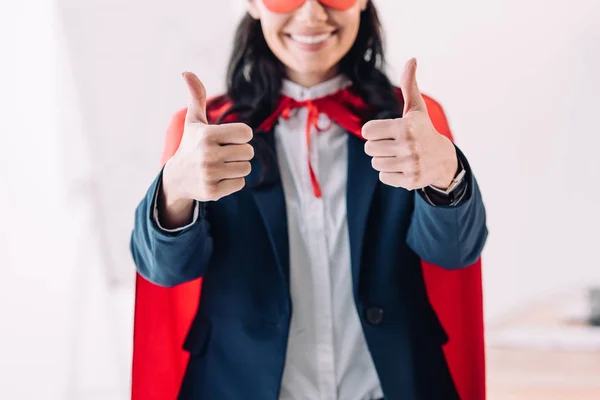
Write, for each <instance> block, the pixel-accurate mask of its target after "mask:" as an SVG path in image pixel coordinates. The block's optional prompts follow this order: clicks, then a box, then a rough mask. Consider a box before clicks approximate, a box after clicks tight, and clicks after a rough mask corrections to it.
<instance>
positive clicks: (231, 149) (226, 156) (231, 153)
mask: <svg viewBox="0 0 600 400" xmlns="http://www.w3.org/2000/svg"><path fill="white" fill-rule="evenodd" d="M221 150H222V152H223V154H222V157H221V158H222V159H223V160H224V161H225V162H235V161H250V160H252V158H254V147H252V146H251V145H249V144H230V145H226V146H222V147H221Z"/></svg>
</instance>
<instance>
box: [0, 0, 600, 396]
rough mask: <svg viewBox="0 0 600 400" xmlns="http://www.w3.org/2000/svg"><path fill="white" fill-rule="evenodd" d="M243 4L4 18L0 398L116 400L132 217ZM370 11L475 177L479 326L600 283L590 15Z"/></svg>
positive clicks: (507, 2) (195, 3) (523, 7)
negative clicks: (479, 202) (481, 233)
mask: <svg viewBox="0 0 600 400" xmlns="http://www.w3.org/2000/svg"><path fill="white" fill-rule="evenodd" d="M242 2H243V0H229V2H226V1H221V2H213V1H208V0H175V1H171V2H169V3H168V4H167V3H166V2H163V1H151V0H143V1H142V0H129V1H117V0H88V1H85V2H81V1H76V0H59V1H58V3H57V5H58V7H57V9H56V10H54V8H53V7H52V4H51V3H50V2H47V1H41V0H38V1H37V2H33V3H35V4H32V2H27V3H23V4H21V3H11V5H10V7H9V6H8V5H5V4H4V3H3V4H2V5H1V8H0V27H1V28H0V29H2V30H1V31H0V33H1V34H0V43H1V44H2V48H3V49H5V48H6V49H8V53H4V50H3V54H6V60H8V63H6V62H4V61H3V62H2V64H1V66H0V72H1V73H0V88H2V90H1V91H0V93H1V94H0V110H1V111H0V113H1V114H0V126H1V127H2V129H1V131H0V187H1V188H2V189H0V221H2V223H0V252H1V254H2V258H1V259H0V270H1V271H2V273H3V279H2V281H0V319H1V320H2V324H1V326H2V330H1V331H0V355H1V357H0V376H2V377H3V378H6V377H8V379H2V378H0V382H1V383H0V398H10V399H17V400H20V399H30V398H44V399H119V398H127V390H128V379H129V373H128V368H129V365H128V363H129V356H130V347H131V343H130V341H131V321H132V314H131V310H132V307H131V306H132V293H133V292H132V279H131V278H132V277H133V265H132V262H131V259H130V256H129V254H128V239H129V232H130V229H131V227H132V223H133V209H134V207H135V205H136V204H137V202H138V201H139V200H140V198H141V196H142V195H143V192H144V190H145V188H146V186H147V185H148V184H149V182H150V180H151V179H152V177H153V176H154V174H155V173H156V171H157V168H158V165H157V161H158V157H159V153H160V149H161V147H162V139H163V132H164V128H165V126H166V124H167V122H168V119H169V116H170V114H171V113H172V112H173V111H174V110H176V109H178V108H180V107H182V106H184V105H185V102H186V99H187V95H186V91H185V86H184V85H183V82H182V80H181V77H180V73H181V71H183V70H192V71H195V72H196V73H198V75H199V76H200V77H201V78H202V79H203V80H204V81H205V83H206V85H207V87H208V90H209V92H211V93H212V94H216V93H217V92H218V91H220V90H222V89H223V86H224V85H223V77H224V66H225V63H226V58H227V56H228V51H229V49H230V41H231V35H232V31H233V28H234V23H235V21H237V18H238V16H239V10H240V6H241V5H242ZM376 3H377V5H378V6H379V9H380V12H381V15H382V18H383V22H384V26H385V28H386V33H387V39H388V40H387V43H388V55H389V61H390V76H391V77H392V78H394V79H396V78H397V77H399V75H400V72H401V68H402V66H403V64H404V62H405V60H406V59H408V58H410V57H412V56H416V57H417V58H418V60H419V70H418V78H419V81H420V85H421V87H422V89H423V90H424V91H426V92H427V93H428V94H430V95H432V96H434V97H435V98H437V99H438V100H440V101H441V103H442V104H443V105H444V107H445V109H446V111H447V113H448V116H449V119H450V123H451V125H452V128H453V130H454V133H455V136H456V138H457V141H458V143H459V145H460V146H461V147H462V148H463V149H464V150H465V152H466V153H467V155H468V156H469V158H470V160H471V163H472V165H473V167H474V169H475V172H476V175H477V177H478V179H479V181H480V184H481V187H482V191H483V194H484V199H485V201H486V204H487V207H488V214H489V228H490V239H489V242H488V246H487V248H486V250H485V254H484V256H485V276H484V285H485V288H484V290H485V296H486V312H487V317H488V319H489V320H491V321H494V320H496V319H498V318H500V317H501V316H502V315H503V314H505V313H506V312H508V311H510V310H512V309H514V308H515V307H518V306H519V305H522V304H524V302H525V301H526V300H529V299H533V298H536V297H538V296H542V295H545V294H547V293H551V292H552V291H554V290H557V289H560V288H562V287H566V286H573V285H575V286H577V285H581V284H586V283H591V282H596V283H598V284H600V262H598V261H597V257H595V254H594V253H593V251H594V249H595V248H596V247H597V244H596V240H595V239H597V238H598V233H596V230H597V229H596V228H597V227H598V226H599V222H600V211H598V208H597V207H596V204H597V203H598V201H597V200H596V199H598V198H600V189H599V187H600V186H598V185H597V184H596V183H597V182H599V181H600V179H599V178H600V167H599V165H598V163H599V161H598V157H597V148H598V146H600V139H599V135H600V132H599V128H598V126H599V125H598V123H596V121H594V120H593V119H592V118H594V116H595V114H596V113H597V111H596V107H598V106H599V105H600V97H599V96H600V95H599V93H600V77H599V76H598V74H597V71H599V70H600V56H599V53H600V52H599V50H600V25H599V24H598V23H597V21H598V19H599V18H600V2H598V1H597V0H574V1H571V2H568V3H567V2H559V1H555V0H551V1H541V0H530V1H517V0H504V1H502V2H493V3H490V2H487V3H486V2H480V1H475V0H468V1H467V0H454V1H451V2H445V1H434V0H429V1H410V2H409V1H406V0H400V1H399V0H376ZM232 10H237V11H238V12H237V13H235V12H231V11H232ZM55 11H56V12H55ZM15 38H18V39H19V41H18V42H15V40H14V39H15ZM7 88H8V89H7ZM32 377H34V382H32ZM119 396H121V397H119Z"/></svg>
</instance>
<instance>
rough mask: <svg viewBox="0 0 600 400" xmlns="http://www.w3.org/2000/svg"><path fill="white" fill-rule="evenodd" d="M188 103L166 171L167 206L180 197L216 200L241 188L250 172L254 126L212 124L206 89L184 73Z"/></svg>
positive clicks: (164, 184)
mask: <svg viewBox="0 0 600 400" xmlns="http://www.w3.org/2000/svg"><path fill="white" fill-rule="evenodd" d="M183 79H184V80H185V83H186V84H187V87H188V91H189V104H188V110H187V114H186V118H185V128H184V132H183V137H182V138H181V143H180V145H179V148H178V150H177V152H176V153H175V155H174V156H173V157H172V158H171V159H170V160H169V161H168V162H167V164H166V165H165V169H164V171H163V188H164V189H163V190H164V194H165V200H166V205H167V207H168V205H169V204H173V203H175V202H178V201H181V200H186V199H189V200H192V199H195V200H198V201H202V202H205V201H216V200H219V199H220V198H222V197H225V196H228V195H230V194H232V193H235V192H237V191H239V190H241V189H242V188H243V187H244V185H245V179H244V178H245V177H246V176H248V175H249V174H250V171H251V168H250V160H251V159H252V158H253V157H254V149H253V148H252V146H251V145H250V144H249V143H248V142H250V140H251V139H252V136H253V134H252V129H251V128H250V127H249V126H248V125H246V124H242V123H231V124H223V125H209V124H208V119H207V114H206V89H205V88H204V85H203V84H202V82H201V81H200V79H198V77H197V76H196V75H194V74H193V73H191V72H184V73H183Z"/></svg>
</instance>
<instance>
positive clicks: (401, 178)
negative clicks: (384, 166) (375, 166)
mask: <svg viewBox="0 0 600 400" xmlns="http://www.w3.org/2000/svg"><path fill="white" fill-rule="evenodd" d="M379 180H380V181H381V182H383V183H385V184H386V185H389V186H393V187H401V188H404V189H406V190H415V189H420V188H421V187H423V185H420V183H419V179H418V175H416V174H405V173H402V172H380V173H379Z"/></svg>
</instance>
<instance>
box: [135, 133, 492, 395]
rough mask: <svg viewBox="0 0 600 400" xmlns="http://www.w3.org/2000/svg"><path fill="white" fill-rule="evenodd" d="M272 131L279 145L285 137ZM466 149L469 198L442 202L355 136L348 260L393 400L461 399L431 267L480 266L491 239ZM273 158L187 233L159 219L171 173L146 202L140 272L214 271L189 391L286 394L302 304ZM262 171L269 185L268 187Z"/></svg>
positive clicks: (160, 276)
mask: <svg viewBox="0 0 600 400" xmlns="http://www.w3.org/2000/svg"><path fill="white" fill-rule="evenodd" d="M261 135H263V134H261ZM264 139H265V140H266V143H267V145H268V147H269V148H270V150H271V152H272V154H274V151H275V147H274V136H273V134H272V133H265V134H264ZM457 153H458V155H459V157H460V158H461V161H462V162H463V165H464V167H465V169H466V170H467V179H468V180H469V181H468V192H467V195H466V196H465V198H464V199H463V201H462V202H461V203H460V204H459V205H457V206H455V207H433V206H431V205H429V204H428V203H427V202H426V201H425V200H423V199H422V198H421V196H419V195H417V194H416V193H415V192H409V191H407V190H405V189H401V188H394V187H391V186H388V185H385V184H383V183H381V182H380V181H379V175H378V172H377V171H376V170H374V169H373V168H372V166H371V157H369V156H368V155H366V154H365V152H364V141H362V140H361V139H360V138H357V137H355V136H354V135H348V178H347V179H348V183H347V214H348V215H347V218H348V229H349V234H350V249H351V265H349V266H348V267H349V268H351V269H352V277H353V291H354V300H355V303H356V308H357V310H358V313H359V315H360V318H361V322H362V327H363V330H364V334H365V337H366V341H367V345H368V348H369V350H370V352H371V355H372V357H373V361H374V364H375V367H376V370H377V373H378V376H379V379H380V381H381V385H382V387H383V392H384V393H385V398H386V400H417V399H419V400H422V399H428V400H429V399H431V400H441V399H444V400H446V399H457V398H458V395H457V393H456V389H455V387H454V384H453V382H452V379H451V377H450V373H449V370H448V367H447V364H446V361H445V358H444V355H443V352H442V345H443V344H444V343H445V342H446V341H447V340H448V338H447V336H446V334H445V332H444V329H443V327H442V326H441V324H440V322H439V320H438V319H437V316H436V314H435V312H434V311H433V309H432V307H431V305H430V303H429V300H428V298H427V293H426V288H425V284H424V280H423V274H422V269H421V259H423V260H425V261H428V262H430V263H433V264H436V265H438V266H440V267H441V268H446V269H457V268H463V267H466V266H469V265H471V264H473V263H474V262H475V261H477V259H478V258H479V256H480V254H481V251H482V249H483V246H484V243H485V241H486V237H487V228H486V218H485V209H484V205H483V202H482V199H481V195H480V192H479V189H478V186H477V182H476V181H475V178H474V177H473V175H472V173H471V169H470V167H469V164H468V162H467V160H466V159H465V157H464V155H463V154H462V153H461V152H460V150H458V149H457ZM262 165H263V163H260V162H258V160H257V158H255V159H254V160H253V161H252V167H253V168H252V173H251V174H250V176H248V178H247V185H246V187H245V188H244V189H242V190H241V191H239V192H237V193H235V194H232V195H230V196H228V197H225V198H222V199H220V200H219V201H216V202H209V203H204V204H201V207H200V208H201V210H200V218H199V220H198V222H197V223H195V224H194V225H192V226H191V227H188V228H187V229H185V230H184V231H181V232H179V233H177V234H169V233H165V232H163V231H161V230H160V229H159V228H158V227H157V226H156V224H155V223H154V221H153V218H152V209H153V200H154V196H155V192H156V189H157V184H158V182H159V181H160V179H161V175H160V174H159V176H158V177H157V178H156V180H155V181H154V183H153V184H152V185H151V186H150V188H149V189H148V192H147V195H146V197H145V198H144V199H143V200H142V202H141V204H140V205H139V207H138V208H137V211H136V219H135V228H134V231H133V235H132V240H131V251H132V254H133V257H134V260H135V263H136V265H137V269H138V272H139V273H140V274H141V275H142V276H143V277H144V278H146V279H148V280H150V281H151V282H153V283H155V284H157V285H162V286H174V285H178V284H181V283H184V282H187V281H190V280H193V279H196V278H198V277H203V278H204V282H203V289H202V301H201V303H200V307H199V310H198V313H197V315H196V317H195V319H194V322H193V323H192V326H191V328H190V331H189V334H188V336H187V339H186V341H185V343H184V348H185V349H186V350H187V351H189V352H190V353H191V357H190V360H189V364H188V367H187V370H186V374H185V377H184V380H183V383H182V387H181V391H180V394H179V398H180V399H206V400H241V399H244V400H277V399H278V394H279V389H280V382H281V377H282V373H283V367H284V362H285V356H286V348H287V339H288V331H289V323H290V317H291V313H292V312H293V304H292V303H291V299H290V293H289V247H288V232H287V221H286V209H285V200H284V193H283V187H282V184H281V181H280V180H279V179H278V171H277V168H276V165H273V164H272V165H271V166H269V168H268V170H265V168H264V167H263V166H262ZM265 176H266V177H267V179H263V178H264V177H265ZM260 179H263V181H264V182H266V183H264V184H262V185H256V183H257V182H258V181H259V180H260Z"/></svg>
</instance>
